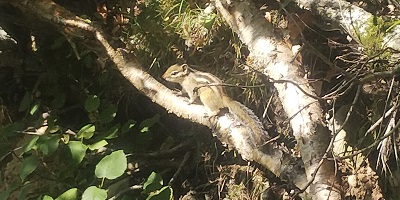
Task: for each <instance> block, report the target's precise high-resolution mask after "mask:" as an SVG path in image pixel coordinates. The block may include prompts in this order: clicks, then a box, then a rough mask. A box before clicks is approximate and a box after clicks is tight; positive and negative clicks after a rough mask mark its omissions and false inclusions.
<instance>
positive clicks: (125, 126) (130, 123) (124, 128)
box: [121, 119, 136, 134]
mask: <svg viewBox="0 0 400 200" xmlns="http://www.w3.org/2000/svg"><path fill="white" fill-rule="evenodd" d="M135 125H136V121H135V120H133V119H130V120H128V121H127V122H125V123H124V124H123V125H122V127H121V133H122V134H124V133H127V132H128V131H130V130H131V129H132V128H133V127H134V126H135Z"/></svg>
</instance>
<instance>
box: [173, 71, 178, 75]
mask: <svg viewBox="0 0 400 200" xmlns="http://www.w3.org/2000/svg"><path fill="white" fill-rule="evenodd" d="M178 73H179V72H178V71H173V72H171V76H175V75H177V74H178Z"/></svg>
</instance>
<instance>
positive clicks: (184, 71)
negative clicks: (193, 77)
mask: <svg viewBox="0 0 400 200" xmlns="http://www.w3.org/2000/svg"><path fill="white" fill-rule="evenodd" d="M181 67H182V71H183V73H185V74H188V73H189V70H190V68H189V66H188V65H187V64H182V66H181Z"/></svg>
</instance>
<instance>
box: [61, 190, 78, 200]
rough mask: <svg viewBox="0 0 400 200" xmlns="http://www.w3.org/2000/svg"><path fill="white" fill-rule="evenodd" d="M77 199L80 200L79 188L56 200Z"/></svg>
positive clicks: (65, 193)
mask: <svg viewBox="0 0 400 200" xmlns="http://www.w3.org/2000/svg"><path fill="white" fill-rule="evenodd" d="M76 199H78V189H77V188H71V189H69V190H67V191H66V192H64V193H63V194H61V195H60V196H58V197H57V198H56V200H76Z"/></svg>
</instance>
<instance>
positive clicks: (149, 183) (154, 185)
mask: <svg viewBox="0 0 400 200" xmlns="http://www.w3.org/2000/svg"><path fill="white" fill-rule="evenodd" d="M162 185H163V180H162V177H161V176H160V175H159V174H157V173H155V172H152V173H151V174H150V176H149V177H148V178H147V180H146V182H145V183H144V184H143V189H144V192H145V193H150V192H153V191H156V190H159V189H160V188H161V187H162Z"/></svg>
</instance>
